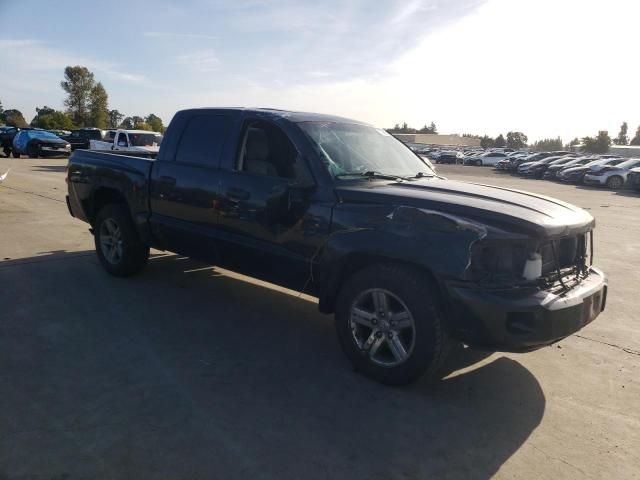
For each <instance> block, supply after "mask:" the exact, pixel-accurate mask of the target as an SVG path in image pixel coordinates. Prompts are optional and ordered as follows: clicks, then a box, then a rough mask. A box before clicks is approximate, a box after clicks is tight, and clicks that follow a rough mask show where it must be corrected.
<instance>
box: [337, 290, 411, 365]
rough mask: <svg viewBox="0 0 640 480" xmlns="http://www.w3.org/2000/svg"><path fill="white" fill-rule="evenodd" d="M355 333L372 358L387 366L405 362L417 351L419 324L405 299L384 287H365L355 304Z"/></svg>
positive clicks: (370, 358) (353, 320)
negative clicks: (417, 324)
mask: <svg viewBox="0 0 640 480" xmlns="http://www.w3.org/2000/svg"><path fill="white" fill-rule="evenodd" d="M349 322H350V327H351V336H352V339H353V341H354V342H355V344H356V346H357V347H358V348H359V349H360V351H361V352H362V353H363V354H365V355H366V356H367V357H368V358H369V360H370V361H371V362H373V363H376V364H378V365H382V366H385V367H395V366H397V365H400V364H401V363H403V362H405V361H406V360H407V359H408V358H409V356H410V355H411V353H412V351H413V347H414V345H415V338H416V327H415V321H414V319H413V315H412V314H411V312H410V311H409V309H408V308H407V306H406V305H405V304H404V302H403V301H402V300H401V299H400V298H398V297H397V296H396V295H394V294H393V293H391V292H389V291H388V290H384V289H381V288H374V289H370V290H365V291H364V292H362V293H360V295H358V296H357V297H356V299H355V301H354V302H353V303H352V305H351V312H350V319H349Z"/></svg>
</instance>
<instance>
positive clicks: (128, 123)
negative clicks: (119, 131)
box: [120, 117, 133, 130]
mask: <svg viewBox="0 0 640 480" xmlns="http://www.w3.org/2000/svg"><path fill="white" fill-rule="evenodd" d="M120 128H124V129H125V130H133V118H131V117H125V119H124V120H122V123H121V124H120Z"/></svg>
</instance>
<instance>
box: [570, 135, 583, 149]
mask: <svg viewBox="0 0 640 480" xmlns="http://www.w3.org/2000/svg"><path fill="white" fill-rule="evenodd" d="M578 145H580V139H579V138H578V137H576V138H574V139H573V140H571V141H570V142H569V148H571V147H576V146H578Z"/></svg>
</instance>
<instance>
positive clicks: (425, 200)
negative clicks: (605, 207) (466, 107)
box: [336, 179, 595, 237]
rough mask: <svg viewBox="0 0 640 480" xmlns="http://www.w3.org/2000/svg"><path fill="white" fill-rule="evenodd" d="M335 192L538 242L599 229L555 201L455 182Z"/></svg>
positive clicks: (366, 185) (363, 185)
mask: <svg viewBox="0 0 640 480" xmlns="http://www.w3.org/2000/svg"><path fill="white" fill-rule="evenodd" d="M336 193H337V194H338V195H339V197H340V199H341V200H342V201H343V202H344V203H371V204H391V205H395V206H412V207H416V208H423V209H429V210H434V211H439V212H443V213H447V214H452V215H458V216H460V217H463V218H467V219H472V220H475V221H477V222H481V223H484V224H486V225H491V226H495V227H497V228H501V229H504V230H509V231H513V232H517V233H527V234H529V235H535V236H539V237H555V236H563V235H570V234H575V233H581V232H585V231H588V230H590V229H592V228H593V227H594V226H595V220H594V219H593V217H592V216H591V215H590V214H589V213H588V212H587V211H585V210H583V209H581V208H578V207H576V206H573V205H571V204H569V203H565V202H562V201H560V200H556V199H555V198H551V197H546V196H543V195H537V194H534V193H529V192H523V191H520V190H512V189H508V188H502V187H494V186H490V185H482V184H476V183H467V182H459V181H454V180H441V179H424V180H418V181H407V182H392V183H387V182H383V181H378V180H373V181H371V182H359V183H357V184H350V185H344V186H338V187H337V188H336Z"/></svg>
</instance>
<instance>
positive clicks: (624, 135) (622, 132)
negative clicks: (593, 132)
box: [613, 122, 629, 145]
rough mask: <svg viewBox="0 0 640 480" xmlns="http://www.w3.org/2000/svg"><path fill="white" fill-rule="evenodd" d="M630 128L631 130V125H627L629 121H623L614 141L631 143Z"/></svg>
mask: <svg viewBox="0 0 640 480" xmlns="http://www.w3.org/2000/svg"><path fill="white" fill-rule="evenodd" d="M628 130H629V125H627V122H622V125H621V126H620V133H619V134H618V136H617V137H616V138H615V139H614V140H613V143H615V144H616V145H628V144H629V137H628V136H627V131H628Z"/></svg>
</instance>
